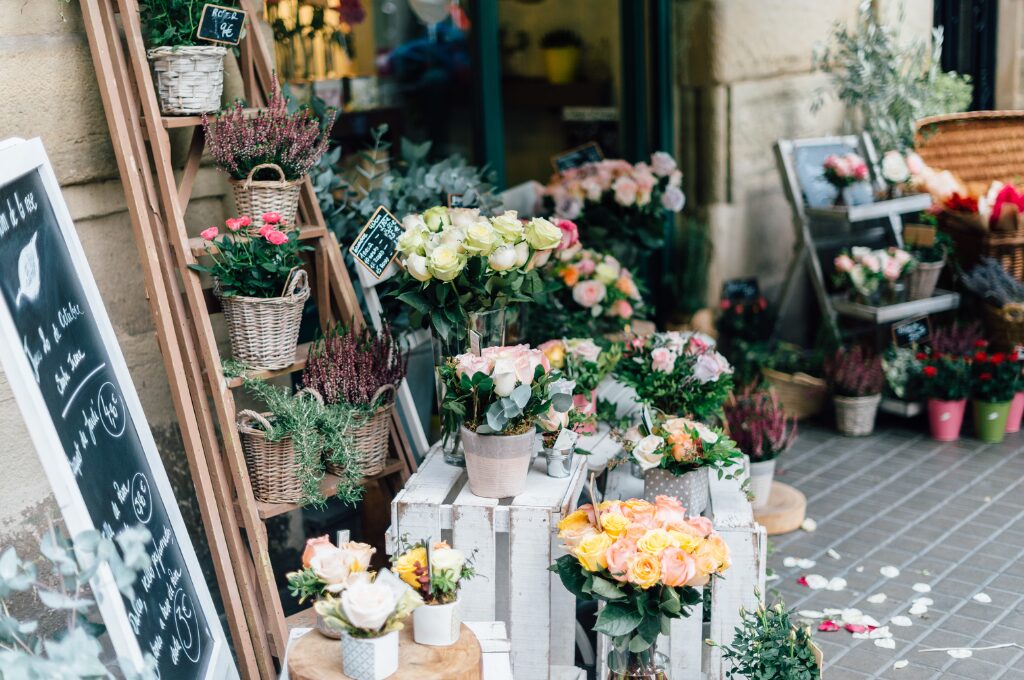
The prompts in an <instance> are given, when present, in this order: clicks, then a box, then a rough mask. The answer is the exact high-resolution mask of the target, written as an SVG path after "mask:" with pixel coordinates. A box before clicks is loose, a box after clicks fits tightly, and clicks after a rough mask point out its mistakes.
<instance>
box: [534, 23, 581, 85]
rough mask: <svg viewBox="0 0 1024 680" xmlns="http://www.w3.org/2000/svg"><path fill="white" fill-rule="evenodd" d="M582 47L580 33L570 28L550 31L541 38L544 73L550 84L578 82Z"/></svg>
mask: <svg viewBox="0 0 1024 680" xmlns="http://www.w3.org/2000/svg"><path fill="white" fill-rule="evenodd" d="M582 47H583V39H582V38H580V36H579V34H578V33H576V32H575V31H572V30H570V29H568V28H559V29H556V30H554V31H548V32H547V33H545V34H544V35H543V36H542V37H541V39H540V48H541V50H542V51H543V53H544V72H545V73H546V74H547V77H548V82H549V83H552V84H553V85H565V84H566V83H571V82H573V81H574V80H576V71H577V69H578V68H579V64H580V49H581V48H582Z"/></svg>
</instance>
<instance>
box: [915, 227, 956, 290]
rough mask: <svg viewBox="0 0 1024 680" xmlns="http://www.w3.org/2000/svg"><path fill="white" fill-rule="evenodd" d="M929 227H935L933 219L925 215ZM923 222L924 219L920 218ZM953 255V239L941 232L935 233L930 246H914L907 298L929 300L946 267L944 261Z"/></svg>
mask: <svg viewBox="0 0 1024 680" xmlns="http://www.w3.org/2000/svg"><path fill="white" fill-rule="evenodd" d="M926 215H927V219H928V221H929V223H930V226H933V227H934V226H935V224H934V220H935V217H934V216H933V215H931V214H926ZM922 221H925V218H922ZM952 253H953V239H951V238H950V237H949V235H948V234H945V233H943V232H941V231H936V233H935V240H934V241H933V242H932V243H931V245H927V246H923V245H916V244H915V245H914V246H913V247H912V250H911V255H912V256H913V258H914V261H915V262H916V263H917V264H916V265H915V266H914V269H913V270H912V271H911V272H910V276H909V277H908V278H907V298H908V299H910V300H923V299H925V298H930V297H931V296H932V294H933V293H934V292H935V287H936V286H937V285H938V283H939V276H940V275H941V274H942V269H943V268H944V267H945V266H946V260H947V259H949V257H950V256H951V255H952Z"/></svg>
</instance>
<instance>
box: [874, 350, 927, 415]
mask: <svg viewBox="0 0 1024 680" xmlns="http://www.w3.org/2000/svg"><path fill="white" fill-rule="evenodd" d="M922 356H923V355H922V353H921V352H919V351H916V350H915V348H913V347H896V346H895V345H890V346H889V347H887V348H886V349H885V351H884V352H882V372H883V373H884V374H885V389H884V390H883V393H882V398H883V401H882V403H883V404H885V403H886V401H888V402H889V404H890V406H895V407H899V408H901V412H903V413H906V412H908V411H909V409H910V408H911V406H914V407H917V406H919V401H920V399H921V369H922V367H923V365H922V363H921V362H922V359H921V357H922Z"/></svg>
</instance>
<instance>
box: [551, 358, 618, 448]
mask: <svg viewBox="0 0 1024 680" xmlns="http://www.w3.org/2000/svg"><path fill="white" fill-rule="evenodd" d="M537 349H539V350H541V351H542V352H544V355H545V356H546V357H547V358H548V362H549V363H550V364H551V368H553V369H556V370H559V371H562V372H563V373H565V377H566V378H568V379H569V380H572V381H574V382H575V383H576V387H575V389H574V390H573V398H572V401H573V409H572V411H571V412H570V413H571V414H572V415H573V416H575V417H576V425H577V426H576V427H575V428H574V429H575V430H576V431H577V432H580V433H581V434H592V433H593V432H594V431H595V430H596V422H597V386H598V385H600V384H601V381H602V380H604V379H605V378H606V377H608V376H609V375H611V373H612V371H613V370H614V369H615V366H616V365H617V364H618V363H619V359H621V358H622V346H621V345H619V344H618V343H607V346H606V347H603V346H602V345H599V344H597V343H596V342H594V341H593V340H590V339H589V338H566V339H564V340H548V341H547V342H545V343H542V344H541V345H540V346H538V347H537ZM566 417H567V418H568V417H570V416H569V414H566Z"/></svg>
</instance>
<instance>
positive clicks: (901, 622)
mask: <svg viewBox="0 0 1024 680" xmlns="http://www.w3.org/2000/svg"><path fill="white" fill-rule="evenodd" d="M889 623H891V624H892V625H894V626H900V627H901V628H906V627H908V626H912V625H914V622H913V621H911V620H910V617H909V616H894V617H892V618H891V619H889Z"/></svg>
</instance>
